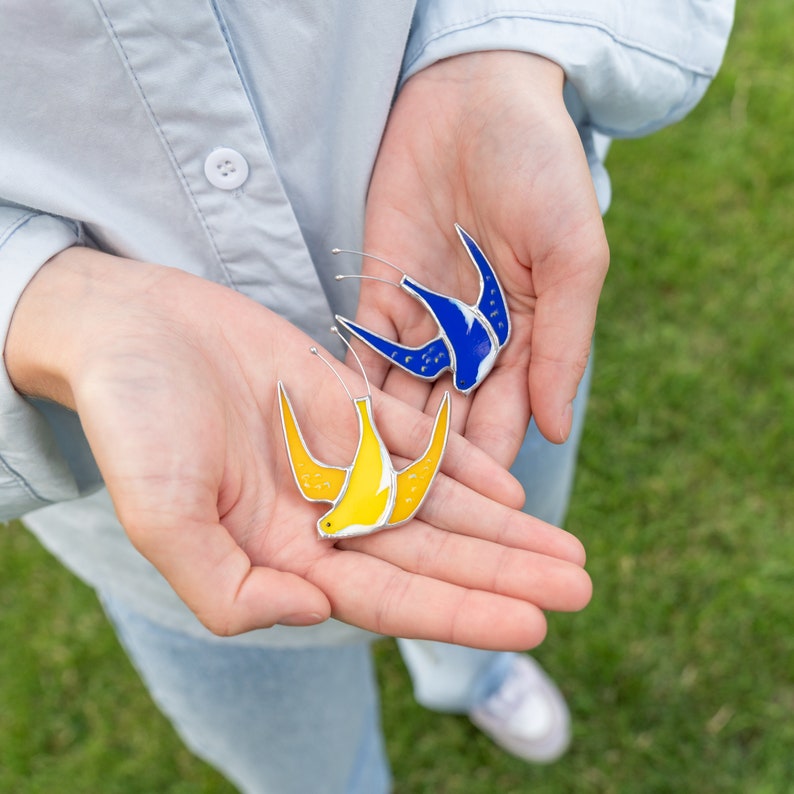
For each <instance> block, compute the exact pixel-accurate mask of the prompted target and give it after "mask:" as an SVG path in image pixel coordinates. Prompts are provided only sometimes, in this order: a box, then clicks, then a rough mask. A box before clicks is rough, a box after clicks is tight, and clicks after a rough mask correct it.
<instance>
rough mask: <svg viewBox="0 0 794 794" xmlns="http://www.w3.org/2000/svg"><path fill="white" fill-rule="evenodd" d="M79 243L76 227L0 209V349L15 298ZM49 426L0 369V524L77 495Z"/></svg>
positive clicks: (47, 217)
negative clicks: (54, 259)
mask: <svg viewBox="0 0 794 794" xmlns="http://www.w3.org/2000/svg"><path fill="white" fill-rule="evenodd" d="M79 240H80V230H79V227H78V225H77V224H75V223H72V222H70V221H66V220H63V219H60V218H56V217H53V216H51V215H42V214H39V213H36V212H32V211H30V210H26V209H23V208H19V207H15V206H4V205H0V335H2V344H3V348H2V349H3V350H5V339H6V335H7V331H8V327H9V324H10V322H11V316H12V314H13V312H14V309H15V307H16V304H17V301H18V299H19V296H20V294H21V293H22V291H23V290H24V289H25V287H26V286H27V284H28V282H29V281H30V279H32V278H33V276H34V275H35V273H36V271H37V270H38V269H39V268H40V267H41V266H42V264H44V262H46V261H47V260H48V259H50V257H52V256H54V255H55V254H57V253H58V252H59V251H62V250H64V249H65V248H68V247H70V246H72V245H75V244H76V243H77V242H79ZM78 490H79V489H78V486H77V483H76V481H75V478H74V475H73V473H72V471H71V469H70V467H69V465H68V463H67V461H66V458H65V457H64V455H63V454H62V451H61V449H60V446H59V444H58V440H57V438H56V436H55V434H54V432H53V430H52V427H51V425H50V423H49V422H48V421H47V419H46V418H45V417H44V415H43V414H42V413H41V411H39V410H38V409H37V408H36V407H35V406H34V405H33V404H32V403H31V402H30V401H28V400H27V399H26V398H24V397H23V396H22V395H21V394H19V393H18V392H17V391H16V390H15V389H14V387H13V385H12V384H11V381H10V380H9V377H8V373H7V372H6V368H5V366H3V367H1V368H0V520H5V519H9V518H15V517H17V516H20V515H22V514H23V513H25V512H27V511H29V510H32V509H34V508H37V507H42V506H43V505H46V504H51V503H53V502H60V501H63V500H65V499H72V498H74V497H76V496H77V495H78Z"/></svg>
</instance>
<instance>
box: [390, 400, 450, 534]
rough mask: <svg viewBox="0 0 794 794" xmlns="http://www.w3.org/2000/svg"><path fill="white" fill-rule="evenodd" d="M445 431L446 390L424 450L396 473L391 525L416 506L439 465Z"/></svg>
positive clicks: (446, 430) (447, 404)
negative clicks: (395, 491) (395, 490)
mask: <svg viewBox="0 0 794 794" xmlns="http://www.w3.org/2000/svg"><path fill="white" fill-rule="evenodd" d="M448 433H449V394H445V395H444V399H443V400H442V401H441V405H440V406H439V409H438V413H437V414H436V423H435V425H434V426H433V433H432V435H431V437H430V444H429V445H428V447H427V449H426V450H425V454H424V455H422V457H421V458H419V459H418V460H417V461H416V462H414V463H412V464H411V465H410V466H407V467H406V468H405V469H403V470H402V471H401V472H399V473H398V474H397V493H396V497H395V501H394V510H392V514H391V517H390V518H389V524H390V525H393V524H400V523H402V522H403V521H407V520H408V519H409V518H411V516H413V514H414V513H415V512H416V511H417V510H418V509H419V507H420V505H421V504H422V501H423V499H424V498H425V496H426V495H427V491H428V489H429V488H430V485H431V483H432V482H433V478H434V477H435V475H436V472H437V471H438V467H439V466H440V465H441V458H442V457H443V455H444V447H445V446H446V443H447V435H448Z"/></svg>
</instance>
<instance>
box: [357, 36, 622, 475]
mask: <svg viewBox="0 0 794 794" xmlns="http://www.w3.org/2000/svg"><path fill="white" fill-rule="evenodd" d="M562 86H563V75H562V71H561V69H560V68H559V67H558V66H556V65H555V64H553V63H551V62H550V61H548V60H545V59H543V58H540V57H538V56H534V55H529V54H525V53H516V52H483V53H472V54H467V55H462V56H458V57H455V58H450V59H448V60H445V61H441V62H439V63H437V64H435V65H433V66H431V67H429V68H427V69H425V70H423V71H421V72H419V73H417V74H416V75H415V76H413V77H412V78H410V79H409V80H408V81H407V83H406V84H405V86H404V87H403V89H402V91H401V92H400V94H399V96H398V98H397V101H396V104H395V106H394V108H393V111H392V114H391V117H390V120H389V123H388V126H387V129H386V132H385V136H384V139H383V141H382V144H381V149H380V152H379V155H378V159H377V163H376V166H375V170H374V173H373V178H372V182H371V186H370V192H369V197H368V203H367V216H366V228H365V241H364V245H365V251H367V252H368V253H372V254H375V255H378V256H380V257H383V258H385V259H386V260H388V261H390V262H392V263H394V264H395V265H397V266H399V267H400V268H402V269H403V270H404V271H406V272H407V273H408V274H409V275H411V276H412V277H413V278H415V279H417V280H418V281H420V282H422V283H423V284H424V285H425V286H426V287H428V288H431V289H433V290H436V291H439V292H444V293H446V294H449V295H453V296H455V297H459V298H463V299H464V300H466V301H467V302H469V303H474V302H475V301H476V299H477V274H476V271H475V270H474V268H473V267H472V265H471V262H470V261H469V259H468V256H467V254H466V252H465V249H464V248H463V246H462V245H461V244H460V241H459V240H458V237H457V234H456V232H455V229H454V224H455V223H456V222H457V223H459V224H460V225H461V226H462V227H463V228H464V229H466V231H468V232H469V233H470V234H471V235H472V237H473V238H474V239H475V240H476V241H477V242H478V244H479V245H480V247H481V248H482V249H483V251H484V252H485V254H486V256H487V257H488V259H489V261H490V262H491V264H492V266H493V267H494V269H495V270H496V272H497V274H498V276H499V279H500V281H501V283H502V286H503V289H504V290H505V292H506V295H507V300H508V306H509V309H510V313H511V320H512V335H511V339H510V341H509V342H508V344H507V346H506V347H505V348H504V349H503V351H502V353H501V354H500V357H499V358H498V359H497V362H496V366H495V367H494V369H493V371H492V372H491V373H490V375H488V377H487V378H486V380H485V381H484V383H483V384H482V385H481V386H480V387H479V388H478V389H477V390H476V391H475V392H474V393H473V394H471V395H470V396H469V397H467V398H464V397H462V396H458V397H457V398H456V400H455V403H453V407H454V416H455V419H454V420H453V421H454V422H455V424H454V426H455V427H456V429H457V430H458V431H459V432H461V433H463V434H464V435H465V436H466V438H467V439H469V440H471V441H472V442H473V443H474V444H476V445H477V446H479V447H480V448H482V449H484V450H486V451H488V452H489V453H490V454H491V455H493V456H494V457H495V458H496V459H497V460H498V461H500V462H501V463H502V464H503V465H506V466H507V465H509V464H510V463H511V462H512V460H513V458H514V456H515V454H516V452H517V451H518V448H519V446H520V444H521V442H522V441H523V438H524V434H525V431H526V427H527V424H528V422H529V418H530V416H531V415H533V416H534V418H535V420H536V422H537V424H538V427H539V429H540V430H541V432H542V433H543V434H544V435H545V436H546V437H547V438H548V439H549V440H551V441H553V442H561V441H564V440H565V439H566V438H567V436H568V433H569V432H570V426H571V418H572V411H571V402H572V400H573V398H574V396H575V394H576V389H577V385H578V383H579V380H580V379H581V377H582V374H583V373H584V369H585V366H586V364H587V359H588V355H589V350H590V340H591V336H592V333H593V327H594V324H595V316H596V307H597V303H598V297H599V294H600V290H601V286H602V283H603V279H604V277H605V274H606V270H607V266H608V259H609V253H608V247H607V243H606V238H605V235H604V229H603V224H602V222H601V216H600V213H599V209H598V203H597V200H596V196H595V193H594V189H593V184H592V179H591V177H590V172H589V169H588V166H587V161H586V157H585V154H584V151H583V148H582V144H581V142H580V138H579V135H578V133H577V131H576V128H575V126H574V124H573V122H572V121H571V118H570V116H569V114H568V112H567V111H566V109H565V106H564V103H563V99H562ZM362 266H363V270H362V273H363V274H364V275H370V276H375V277H377V278H384V279H387V280H390V281H397V280H398V279H399V275H396V277H395V273H394V272H393V271H392V270H391V269H390V268H387V267H385V266H384V265H382V264H381V263H379V262H377V261H376V260H373V259H364V260H363V262H362ZM356 319H357V321H358V322H359V323H360V324H361V325H363V326H365V327H367V328H370V329H372V330H374V331H376V332H378V333H380V334H381V335H383V336H387V337H389V338H392V339H395V340H397V339H399V340H400V341H401V342H402V343H403V344H407V345H411V346H418V345H420V344H423V343H425V342H427V341H428V340H429V339H431V338H432V337H433V336H435V335H436V333H437V327H436V325H435V323H434V322H433V321H432V320H431V318H430V316H429V314H428V312H427V311H426V309H425V308H424V307H422V306H421V305H420V304H419V303H418V302H417V301H415V300H413V299H412V298H411V297H410V296H408V295H406V294H397V293H396V290H395V289H394V287H389V286H387V285H384V284H382V283H379V282H376V281H370V280H366V281H362V284H361V299H360V303H359V310H358V314H357V318H356ZM359 349H360V350H361V352H362V354H363V356H364V357H365V358H366V366H367V371H368V373H370V374H371V377H372V378H373V380H375V382H376V383H377V384H378V385H379V386H381V387H382V388H383V389H384V390H385V391H387V392H389V393H392V394H395V395H398V396H400V397H401V399H403V400H406V401H408V402H410V403H411V404H413V405H414V406H415V407H417V408H422V409H426V408H432V407H433V406H435V405H436V404H437V402H438V399H439V391H440V390H443V389H447V388H450V382H449V377H448V376H446V377H444V378H442V379H441V380H439V381H438V382H437V383H436V384H427V383H424V382H421V381H418V380H416V379H415V378H413V376H411V375H409V374H407V373H405V372H403V371H402V370H399V369H398V368H396V367H393V368H391V369H388V366H387V364H386V363H385V362H384V361H383V360H382V359H380V358H378V357H377V355H376V354H375V353H373V352H371V351H369V350H367V349H363V345H359Z"/></svg>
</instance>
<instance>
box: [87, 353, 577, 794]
mask: <svg viewBox="0 0 794 794" xmlns="http://www.w3.org/2000/svg"><path fill="white" fill-rule="evenodd" d="M588 386H589V369H588V373H587V374H586V376H585V379H584V381H583V382H582V385H581V387H580V389H579V396H578V397H577V399H576V401H575V403H574V429H573V432H572V434H571V439H570V440H569V441H568V442H567V443H566V444H564V445H561V446H558V445H554V444H550V443H549V442H548V441H546V440H545V439H543V438H542V437H541V436H540V434H539V433H538V432H537V429H536V428H535V427H534V424H533V425H532V426H531V427H530V430H529V432H528V434H527V438H526V441H525V442H524V445H523V447H522V450H521V453H520V454H519V457H518V459H517V461H516V464H515V465H514V467H513V472H514V474H516V476H518V477H519V479H520V480H521V481H522V482H523V484H524V486H525V489H526V491H527V502H526V506H525V510H527V512H529V513H531V514H532V515H536V516H538V517H539V518H542V519H544V520H546V521H549V522H550V523H553V524H560V523H561V522H562V520H563V518H564V515H565V511H566V508H567V504H568V497H569V494H570V488H571V484H572V482H573V474H574V470H575V465H576V453H577V449H578V445H579V438H580V434H581V429H582V423H583V419H584V411H585V404H586V401H587V392H588ZM102 600H103V604H104V606H105V610H106V612H107V614H108V616H109V618H110V620H111V621H112V623H113V624H114V626H115V627H116V631H117V633H118V635H119V638H120V640H121V642H122V644H123V646H124V648H125V649H126V651H127V653H128V655H129V657H130V659H131V660H132V662H133V664H134V665H135V666H136V668H137V669H138V672H139V673H140V675H141V677H142V679H143V681H144V682H145V684H146V685H147V687H148V688H149V691H150V692H151V695H152V697H153V699H154V701H155V702H156V703H157V705H158V706H159V708H160V709H161V710H162V711H163V713H164V714H165V715H166V716H167V717H168V718H169V719H170V720H171V722H172V723H173V725H174V727H175V728H176V730H177V732H178V733H179V734H180V736H181V737H182V739H183V741H184V742H185V744H186V745H187V746H188V747H189V748H190V749H191V750H192V751H193V752H194V753H195V754H196V755H198V756H199V757H201V758H203V759H204V760H206V761H207V762H209V763H210V764H212V765H213V766H214V767H216V768H217V769H218V770H220V771H221V772H222V773H223V774H224V775H225V776H226V777H227V778H228V779H229V780H230V781H231V782H232V783H234V784H235V785H236V786H237V787H238V788H239V789H240V791H241V792H244V793H245V794H266V793H267V794H306V792H312V794H385V792H388V791H389V788H390V773H389V765H388V760H387V758H386V754H385V751H384V746H383V737H382V733H381V729H380V716H379V700H378V691H377V684H376V680H375V675H374V670H373V662H372V657H371V653H370V647H369V643H364V642H362V643H360V644H349V645H339V646H324V647H311V648H306V649H302V648H301V649H291V648H261V647H247V646H243V645H240V644H237V643H235V642H234V640H233V638H232V639H229V640H224V639H221V638H212V639H209V640H205V639H198V638H195V637H191V636H187V635H185V634H182V633H181V632H176V631H173V630H171V629H168V628H165V627H163V626H161V625H160V624H157V623H154V622H152V621H150V620H149V619H148V618H146V617H143V616H142V615H140V614H139V613H138V612H136V610H135V608H134V605H128V604H126V603H122V602H120V601H118V600H116V599H110V598H108V597H107V596H103V597H102ZM399 645H400V650H401V652H402V655H403V659H404V660H405V662H406V665H407V667H408V670H409V672H410V674H411V678H412V682H413V685H414V693H415V696H416V698H417V700H418V701H419V702H420V703H421V704H423V705H425V706H426V707H428V708H431V709H434V710H436V711H444V712H454V713H466V712H467V711H469V710H470V708H471V706H472V705H473V704H474V703H475V702H476V700H477V699H478V698H480V697H482V696H483V695H486V694H488V693H489V691H491V690H493V689H495V688H496V687H497V686H498V685H499V682H500V680H501V678H502V676H503V674H504V671H505V670H506V669H507V668H508V667H509V665H510V662H511V660H512V658H513V654H507V653H494V652H491V651H481V650H476V649H472V648H461V647H459V646H454V645H445V644H443V643H437V642H423V641H416V640H400V641H399Z"/></svg>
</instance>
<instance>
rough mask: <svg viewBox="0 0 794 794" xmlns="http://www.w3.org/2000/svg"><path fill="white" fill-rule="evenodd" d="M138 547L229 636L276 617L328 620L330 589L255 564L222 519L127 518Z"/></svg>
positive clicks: (207, 621) (199, 613)
mask: <svg viewBox="0 0 794 794" xmlns="http://www.w3.org/2000/svg"><path fill="white" fill-rule="evenodd" d="M124 525H125V529H126V531H127V533H128V535H129V536H130V538H131V540H132V542H133V543H134V544H135V546H136V548H137V549H138V550H139V551H140V552H141V553H142V554H143V555H144V556H145V557H146V558H147V559H148V560H149V561H150V562H151V563H152V564H153V565H154V566H155V567H156V568H157V569H158V570H159V571H160V573H161V574H162V575H163V576H164V577H165V579H166V580H167V581H168V583H169V584H170V585H171V587H172V588H173V589H174V591H175V592H176V594H177V595H178V596H179V597H180V598H181V599H182V600H183V601H184V602H185V604H186V605H187V606H188V607H189V608H190V609H191V610H192V611H193V612H194V613H195V615H196V617H198V619H199V620H200V621H201V622H202V623H203V624H204V625H205V626H206V627H207V628H208V629H209V630H210V631H212V632H213V633H214V634H218V635H221V636H229V635H233V634H241V633H243V632H245V631H251V630H253V629H258V628H269V627H270V626H273V625H274V624H276V623H282V624H286V625H292V626H307V625H312V624H315V623H321V622H322V621H324V620H327V619H328V618H329V617H330V614H331V606H330V603H329V602H328V599H327V598H326V596H325V594H324V593H323V592H322V591H321V590H320V589H319V588H317V587H315V586H314V585H313V584H310V583H309V582H307V581H306V580H305V579H303V578H302V577H300V576H298V575H296V574H294V573H288V572H283V571H277V570H274V569H272V568H268V567H265V566H255V565H252V563H251V560H250V559H249V558H248V556H247V555H246V553H245V552H244V551H243V550H242V548H240V546H238V545H237V543H236V542H235V540H234V539H233V538H232V536H231V535H230V534H229V533H228V532H227V530H226V529H225V528H224V527H223V526H222V525H221V524H216V523H199V522H186V523H184V524H181V525H173V526H168V527H160V528H157V529H153V528H152V527H143V526H141V525H140V524H139V523H138V522H137V521H136V520H135V519H133V520H132V521H130V520H127V521H125V522H124Z"/></svg>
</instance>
